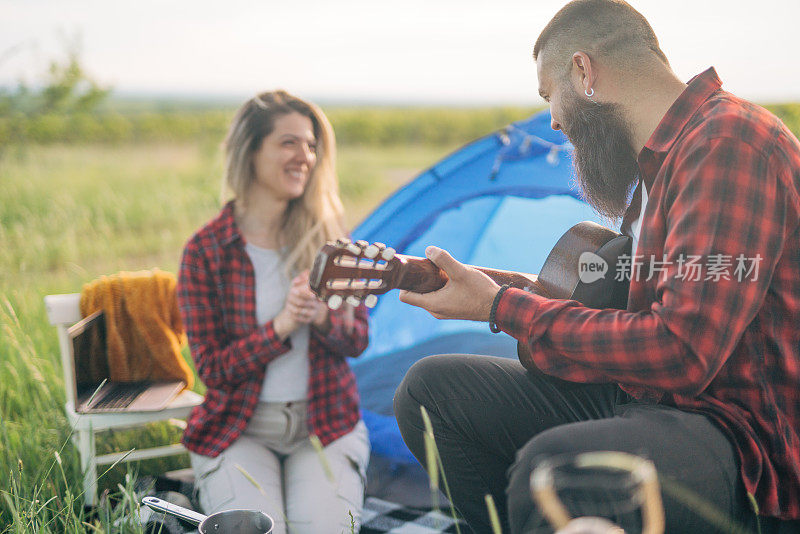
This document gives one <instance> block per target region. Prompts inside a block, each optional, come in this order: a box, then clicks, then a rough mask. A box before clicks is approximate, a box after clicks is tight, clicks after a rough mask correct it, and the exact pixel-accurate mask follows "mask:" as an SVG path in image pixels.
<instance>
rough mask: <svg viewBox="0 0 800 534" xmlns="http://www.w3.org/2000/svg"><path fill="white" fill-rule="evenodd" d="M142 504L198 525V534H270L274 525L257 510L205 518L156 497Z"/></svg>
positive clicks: (229, 512) (227, 512)
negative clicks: (231, 533) (230, 533)
mask: <svg viewBox="0 0 800 534" xmlns="http://www.w3.org/2000/svg"><path fill="white" fill-rule="evenodd" d="M142 504H144V505H146V506H148V507H150V508H152V509H153V510H155V511H157V512H163V513H166V514H170V515H173V516H175V517H177V518H180V519H183V520H186V521H188V522H190V523H194V524H195V525H198V527H197V530H199V531H200V534H224V533H227V532H236V533H239V534H270V533H271V532H272V525H273V524H274V522H273V521H272V518H271V517H270V516H268V515H267V514H265V513H264V512H260V511H258V510H226V511H224V512H217V513H216V514H211V515H209V516H205V515H203V514H200V513H198V512H195V511H193V510H189V509H188V508H183V507H182V506H178V505H176V504H172V503H169V502H167V501H163V500H161V499H157V498H156V497H144V498H143V499H142Z"/></svg>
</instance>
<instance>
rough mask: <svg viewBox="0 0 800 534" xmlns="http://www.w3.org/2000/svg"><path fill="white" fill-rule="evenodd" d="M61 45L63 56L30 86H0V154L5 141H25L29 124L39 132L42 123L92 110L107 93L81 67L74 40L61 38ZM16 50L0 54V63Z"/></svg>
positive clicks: (15, 142)
mask: <svg viewBox="0 0 800 534" xmlns="http://www.w3.org/2000/svg"><path fill="white" fill-rule="evenodd" d="M65 47H66V50H67V52H66V55H65V56H64V57H62V58H58V59H53V60H51V61H50V62H49V65H48V68H47V70H46V72H44V73H42V75H41V79H40V80H37V82H36V83H35V84H34V85H33V86H31V85H28V84H27V83H26V82H25V81H24V80H20V81H19V82H18V83H17V85H16V87H10V88H3V87H0V156H1V155H2V147H3V146H4V145H6V144H9V143H11V144H17V145H24V144H26V142H27V141H28V140H29V139H28V132H29V130H30V129H31V127H33V128H34V130H37V128H38V130H37V131H40V130H41V125H42V124H45V125H52V124H53V123H57V124H62V123H64V121H65V120H66V119H67V118H68V117H70V116H73V115H76V114H90V113H93V112H95V111H97V110H98V108H99V107H100V106H101V105H102V104H103V102H104V101H105V100H106V98H107V97H108V95H109V94H110V93H111V88H110V87H103V86H101V85H100V84H99V83H98V82H97V81H96V80H94V79H93V78H92V77H91V76H90V75H89V74H88V73H87V72H86V70H85V69H84V68H83V65H82V64H81V60H80V46H79V44H78V39H77V38H73V39H71V40H65ZM19 49H20V47H14V48H12V49H9V50H7V51H5V52H4V53H2V54H0V63H2V61H3V60H4V59H6V58H8V57H9V56H10V55H12V54H13V53H15V52H17V51H18V50H19ZM64 124H65V123H64ZM62 129H63V128H62Z"/></svg>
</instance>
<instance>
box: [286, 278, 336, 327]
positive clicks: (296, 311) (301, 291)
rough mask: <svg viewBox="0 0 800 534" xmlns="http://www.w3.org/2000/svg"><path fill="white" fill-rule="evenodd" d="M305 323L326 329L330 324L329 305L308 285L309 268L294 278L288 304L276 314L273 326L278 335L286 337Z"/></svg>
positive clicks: (287, 298)
mask: <svg viewBox="0 0 800 534" xmlns="http://www.w3.org/2000/svg"><path fill="white" fill-rule="evenodd" d="M304 324H312V325H314V326H316V327H317V328H319V329H320V330H325V329H326V328H327V327H328V324H329V323H328V307H327V306H325V303H324V302H322V301H321V300H319V299H318V298H317V296H316V295H315V294H314V293H313V292H312V291H311V288H310V287H309V286H308V271H307V270H306V271H303V272H302V273H300V274H299V275H297V276H296V277H295V278H294V280H292V285H291V287H290V288H289V294H288V295H287V297H286V304H285V305H284V307H283V309H282V310H281V311H280V312H279V313H278V315H277V316H275V319H274V321H273V327H274V328H275V332H276V333H277V334H278V336H279V337H281V339H285V338H286V337H288V336H289V335H290V334H291V333H292V332H294V331H295V330H297V329H298V328H299V327H300V326H301V325H304Z"/></svg>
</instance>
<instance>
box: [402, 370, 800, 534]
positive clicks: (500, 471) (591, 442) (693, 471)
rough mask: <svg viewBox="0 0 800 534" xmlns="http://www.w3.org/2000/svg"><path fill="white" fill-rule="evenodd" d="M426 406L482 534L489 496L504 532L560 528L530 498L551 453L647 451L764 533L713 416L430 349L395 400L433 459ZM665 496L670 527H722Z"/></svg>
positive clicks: (466, 511) (663, 474)
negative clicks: (536, 474) (426, 437)
mask: <svg viewBox="0 0 800 534" xmlns="http://www.w3.org/2000/svg"><path fill="white" fill-rule="evenodd" d="M420 406H424V407H425V409H426V410H427V412H428V414H429V416H430V418H431V423H432V425H433V429H434V435H435V437H436V443H437V446H438V449H439V453H440V455H441V458H442V463H443V467H444V472H445V476H446V477H447V481H448V483H449V486H450V490H451V492H452V498H453V504H454V505H455V507H456V509H457V510H458V512H459V513H460V514H461V515H462V516H463V517H464V518H465V519H466V520H467V522H468V523H469V525H470V526H471V527H472V529H473V530H474V531H475V532H479V533H483V532H487V533H488V532H491V527H490V523H489V518H488V513H487V510H486V504H485V500H484V495H485V494H487V493H489V494H491V495H492V496H493V498H494V501H495V503H496V504H497V508H498V511H499V513H500V516H501V522H502V523H503V532H512V533H522V532H552V529H551V528H550V527H549V526H548V525H547V522H546V521H545V520H544V519H543V518H542V517H541V516H540V514H539V512H538V510H537V508H536V506H535V505H534V502H533V499H532V497H531V492H530V486H529V480H530V475H531V472H532V471H533V469H534V468H535V467H536V465H537V463H538V461H539V460H540V459H541V458H543V457H547V456H552V455H556V454H561V453H570V452H571V453H580V452H587V451H623V452H628V453H632V454H637V455H640V456H644V457H646V458H649V459H651V460H652V461H653V462H654V463H655V466H656V469H657V471H658V476H659V478H660V479H662V480H665V481H667V479H669V480H672V481H675V482H677V483H679V484H680V485H681V486H682V487H684V488H688V489H689V490H691V491H693V492H694V493H696V494H699V495H701V496H702V497H703V498H705V499H706V500H707V501H708V502H709V503H710V504H712V505H713V506H714V507H715V508H717V509H718V510H719V511H720V512H722V513H723V514H725V515H726V516H728V517H729V518H731V519H734V520H735V521H738V522H739V523H741V524H742V525H744V526H747V527H748V528H752V529H755V521H756V517H755V515H754V513H753V512H752V511H751V508H750V506H749V504H748V501H747V498H746V494H745V490H744V487H743V484H742V483H741V480H740V476H739V467H738V460H737V458H736V455H735V451H734V449H733V447H732V446H731V444H730V442H729V441H728V439H727V438H726V437H725V435H724V434H723V433H722V431H721V430H720V429H719V428H718V427H716V426H715V425H714V424H713V423H712V422H711V421H710V420H709V419H708V418H706V417H705V416H703V415H700V414H695V413H688V412H683V411H680V410H677V409H674V408H670V407H666V406H661V405H653V404H644V403H639V402H636V401H633V400H632V399H631V398H630V397H629V396H628V395H627V394H626V393H625V392H623V391H622V390H621V389H620V388H619V387H617V386H616V385H615V384H598V385H593V384H575V383H571V382H565V381H563V380H559V379H556V378H552V377H548V376H546V375H543V374H536V373H531V372H529V371H526V370H525V368H524V367H522V365H521V364H520V363H519V362H517V361H515V360H511V359H507V358H497V357H489V356H469V355H440V356H431V357H428V358H424V359H422V360H420V361H419V362H417V363H416V364H414V366H413V367H412V368H411V369H410V370H409V372H408V374H407V375H406V377H405V379H404V380H403V382H402V383H401V384H400V386H399V387H398V388H397V392H396V393H395V398H394V411H395V415H396V416H397V421H398V424H399V425H400V431H401V433H402V435H403V439H404V440H405V442H406V444H407V445H408V447H409V449H410V450H411V452H412V453H413V454H414V456H415V457H416V458H417V460H419V461H420V463H421V464H422V465H423V466H424V465H425V446H424V441H423V437H422V433H423V430H424V426H423V422H422V417H421V414H420ZM662 500H663V503H664V509H665V516H666V527H667V528H666V531H667V532H691V533H704V532H718V531H719V530H717V529H715V528H714V526H713V525H711V524H709V523H707V522H706V521H705V520H704V519H703V518H702V517H701V516H700V515H698V513H697V512H696V511H695V510H693V509H692V507H689V506H687V505H686V504H684V503H683V502H681V500H680V499H677V500H676V499H675V498H672V497H671V496H670V495H669V494H668V493H667V492H663V491H662ZM797 527H798V524H797V523H795V524H794V528H797ZM762 528H763V526H762ZM725 531H726V530H722V532H725ZM763 531H764V532H768V531H774V532H777V531H778V530H777V529H775V530H773V529H771V528H766V529H765V530H763ZM783 531H784V530H783V529H781V532H783ZM785 531H786V532H794V530H785ZM799 531H800V530H799Z"/></svg>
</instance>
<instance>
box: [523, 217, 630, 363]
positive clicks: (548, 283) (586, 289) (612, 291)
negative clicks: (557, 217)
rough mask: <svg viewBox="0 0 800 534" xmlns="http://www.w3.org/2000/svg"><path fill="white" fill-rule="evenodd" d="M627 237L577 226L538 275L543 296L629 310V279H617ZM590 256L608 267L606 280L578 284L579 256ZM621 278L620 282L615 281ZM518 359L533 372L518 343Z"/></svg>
mask: <svg viewBox="0 0 800 534" xmlns="http://www.w3.org/2000/svg"><path fill="white" fill-rule="evenodd" d="M631 246H632V240H631V238H630V237H628V236H626V235H623V234H620V233H617V232H614V231H613V230H609V229H608V228H605V227H603V226H600V225H599V224H595V223H592V222H582V223H578V224H576V225H575V226H573V227H572V228H570V229H569V230H568V231H567V232H566V233H565V234H564V235H563V236H561V239H559V240H558V242H557V243H556V245H555V247H553V250H551V251H550V254H549V255H548V256H547V259H546V260H545V262H544V265H543V266H542V272H541V273H539V282H540V283H541V285H542V286H543V287H544V289H545V291H546V293H545V294H544V296H549V297H550V298H555V299H568V300H576V301H578V302H580V303H581V304H583V305H584V306H586V307H587V308H596V309H604V308H615V309H619V310H624V309H625V308H626V307H627V306H628V286H629V277H628V276H617V272H616V268H617V264H618V259H619V257H620V256H623V255H628V256H630V254H631ZM586 252H591V253H593V254H596V255H597V256H599V257H600V258H602V259H603V260H604V261H605V263H606V265H607V266H608V271H606V273H605V276H603V277H601V278H598V279H597V280H595V281H593V282H590V283H586V282H583V281H581V277H580V268H581V265H586V263H585V262H583V263H582V262H581V261H580V260H581V255H582V254H584V253H586ZM623 274H624V273H623ZM617 278H620V279H621V280H618V279H617ZM517 356H518V357H519V361H520V363H522V365H523V366H524V367H525V368H526V369H528V370H536V365H535V364H534V363H533V359H532V358H531V354H530V351H529V350H528V346H527V345H525V344H524V343H523V342H521V341H519V342H517Z"/></svg>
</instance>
